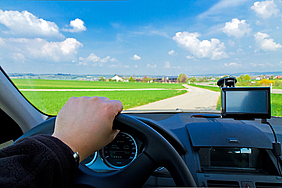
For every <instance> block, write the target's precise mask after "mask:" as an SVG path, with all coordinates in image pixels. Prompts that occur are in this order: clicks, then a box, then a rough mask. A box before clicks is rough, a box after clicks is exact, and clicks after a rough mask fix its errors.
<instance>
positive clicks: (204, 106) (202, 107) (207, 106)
mask: <svg viewBox="0 0 282 188" xmlns="http://www.w3.org/2000/svg"><path fill="white" fill-rule="evenodd" d="M184 86H185V87H186V88H188V93H186V94H183V95H179V96H175V97H171V98H168V99H164V100H161V101H157V102H153V103H150V104H146V105H143V106H139V107H135V108H131V109H129V110H158V109H163V110H171V109H177V108H178V109H185V110H195V111H214V110H216V104H217V101H218V98H219V95H220V93H219V92H214V91H211V90H207V89H202V88H198V87H193V86H188V85H187V84H184Z"/></svg>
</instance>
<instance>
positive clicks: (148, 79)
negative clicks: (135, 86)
mask: <svg viewBox="0 0 282 188" xmlns="http://www.w3.org/2000/svg"><path fill="white" fill-rule="evenodd" d="M141 80H142V82H149V81H150V80H151V78H149V77H148V76H146V75H145V76H143V78H142V79H141Z"/></svg>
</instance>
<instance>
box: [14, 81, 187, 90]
mask: <svg viewBox="0 0 282 188" xmlns="http://www.w3.org/2000/svg"><path fill="white" fill-rule="evenodd" d="M12 81H13V82H14V83H15V85H16V86H17V87H18V88H19V89H144V88H164V89H183V88H184V87H183V86H182V85H181V84H168V83H142V82H141V83H135V82H102V81H78V80H43V79H12Z"/></svg>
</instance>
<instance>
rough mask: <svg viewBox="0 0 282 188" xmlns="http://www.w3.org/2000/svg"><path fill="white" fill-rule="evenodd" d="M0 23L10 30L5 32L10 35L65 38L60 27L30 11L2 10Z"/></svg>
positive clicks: (0, 11)
mask: <svg viewBox="0 0 282 188" xmlns="http://www.w3.org/2000/svg"><path fill="white" fill-rule="evenodd" d="M0 23H1V24H3V25H5V26H6V27H8V28H9V29H10V31H5V33H9V34H14V35H20V36H33V37H34V36H35V37H47V36H48V37H50V36H52V37H53V36H55V37H63V35H62V34H61V33H60V32H59V27H58V26H57V25H56V24H55V23H54V22H50V21H46V20H43V19H42V18H37V17H36V16H34V15H33V14H32V13H30V12H28V11H22V12H18V11H12V10H11V11H2V10H0Z"/></svg>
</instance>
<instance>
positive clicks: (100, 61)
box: [79, 53, 117, 67]
mask: <svg viewBox="0 0 282 188" xmlns="http://www.w3.org/2000/svg"><path fill="white" fill-rule="evenodd" d="M108 61H111V62H115V61H117V59H116V58H111V57H110V56H107V57H104V58H101V57H98V56H97V55H95V54H94V53H91V54H90V55H89V56H88V57H87V58H83V57H80V58H79V65H88V64H90V63H92V65H93V66H95V67H96V66H99V67H102V66H103V65H104V64H105V63H107V62H108Z"/></svg>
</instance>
